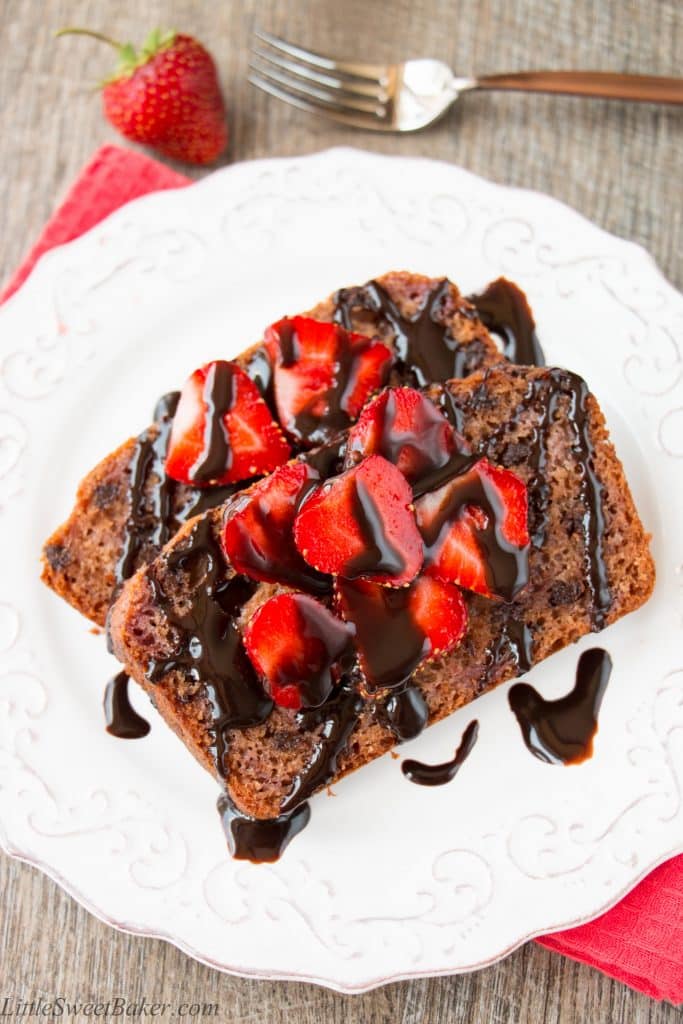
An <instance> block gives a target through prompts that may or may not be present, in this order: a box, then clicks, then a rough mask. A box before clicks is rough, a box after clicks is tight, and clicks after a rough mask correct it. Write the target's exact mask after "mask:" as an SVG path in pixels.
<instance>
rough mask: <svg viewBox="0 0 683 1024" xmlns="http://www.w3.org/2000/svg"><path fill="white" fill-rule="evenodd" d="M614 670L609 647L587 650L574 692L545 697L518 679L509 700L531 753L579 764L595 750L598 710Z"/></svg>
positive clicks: (582, 659)
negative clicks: (554, 697)
mask: <svg viewBox="0 0 683 1024" xmlns="http://www.w3.org/2000/svg"><path fill="white" fill-rule="evenodd" d="M611 672H612V659H611V658H610V656H609V654H608V653H607V651H603V650H602V648H600V647H594V648H592V649H591V650H589V651H584V652H583V654H582V655H581V657H580V658H579V663H578V666H577V669H576V683H575V685H574V689H573V690H572V691H571V693H568V694H567V695H566V696H565V697H560V698H559V700H545V699H544V698H543V697H542V696H541V695H540V693H538V692H537V691H536V690H535V689H534V688H533V686H529V684H528V683H515V685H514V686H513V687H512V689H511V690H510V692H509V694H508V701H509V704H510V707H511V708H512V711H513V712H514V714H515V716H516V718H517V721H518V722H519V727H520V729H521V730H522V736H523V737H524V742H525V743H526V745H527V747H528V748H529V750H530V751H531V753H532V754H533V755H534V756H535V757H538V758H539V759H540V760H541V761H546V762H547V763H548V764H580V763H581V762H582V761H585V760H587V759H588V758H589V757H591V755H592V753H593V737H594V736H595V733H596V732H597V729H598V712H599V711H600V705H601V703H602V698H603V696H604V694H605V690H606V688H607V683H608V682H609V677H610V674H611Z"/></svg>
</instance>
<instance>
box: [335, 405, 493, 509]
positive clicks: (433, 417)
mask: <svg viewBox="0 0 683 1024" xmlns="http://www.w3.org/2000/svg"><path fill="white" fill-rule="evenodd" d="M446 394H447V392H446V391H445V389H444V388H442V389H441V393H440V394H439V396H438V398H437V400H436V401H434V400H433V399H432V398H431V397H429V400H428V401H426V402H425V403H424V405H423V406H422V408H421V409H420V417H421V419H422V422H421V424H420V428H419V437H418V436H417V435H416V434H414V433H413V434H410V433H407V432H405V431H398V430H396V429H395V423H396V416H397V413H398V408H397V403H396V392H395V390H390V391H389V392H388V393H387V398H386V404H385V405H384V413H383V418H382V423H381V427H380V430H379V434H378V436H377V437H376V440H375V448H374V451H375V454H377V455H381V456H382V457H383V458H385V459H387V460H388V461H389V462H391V463H393V464H394V465H398V464H399V460H400V459H401V457H402V456H403V458H406V457H407V459H408V461H409V465H410V472H409V473H407V474H406V477H407V479H408V482H409V483H410V484H411V485H412V488H413V496H414V497H416V498H417V497H419V496H420V495H421V494H425V493H426V492H427V491H433V490H436V489H437V488H438V487H440V486H441V484H442V483H444V482H445V481H446V480H450V478H451V477H453V476H457V475H458V474H460V473H464V472H465V470H467V469H468V468H469V467H470V466H471V465H472V464H473V463H474V462H475V461H476V459H477V458H478V456H474V455H472V453H471V449H470V448H469V446H468V445H467V443H466V442H465V440H464V438H463V437H462V436H461V434H460V432H459V431H457V430H456V431H455V434H454V433H453V431H450V430H449V431H448V434H447V435H445V434H444V428H445V427H446V423H444V420H446V421H447V422H449V419H448V416H447V415H446V410H447V405H448V399H446V398H445V397H442V396H445V395H446ZM449 398H450V394H449ZM451 405H452V406H453V407H454V404H453V403H452V399H451ZM439 406H441V408H439ZM451 425H452V424H451ZM362 457H363V452H362V445H361V446H360V447H359V448H356V447H355V446H354V443H353V441H352V443H351V445H347V449H346V465H347V466H350V465H354V464H356V463H357V462H358V461H360V459H362Z"/></svg>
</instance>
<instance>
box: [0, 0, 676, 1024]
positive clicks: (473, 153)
mask: <svg viewBox="0 0 683 1024" xmlns="http://www.w3.org/2000/svg"><path fill="white" fill-rule="evenodd" d="M254 17H256V19H257V21H258V23H259V24H261V25H263V26H264V27H266V28H270V29H272V30H274V31H278V32H281V33H282V34H284V35H287V36H288V37H290V38H292V39H296V40H299V41H301V42H303V43H304V44H305V45H309V46H312V47H318V48H319V49H322V50H328V51H331V52H338V53H345V52H346V53H350V54H354V55H358V56H361V55H364V56H367V57H368V58H369V59H378V58H379V59H392V58H398V57H400V56H421V55H424V56H434V57H439V58H441V59H444V60H446V61H449V62H450V63H451V65H452V66H453V67H454V68H456V69H457V71H458V72H459V73H463V74H465V73H472V72H493V71H504V70H514V69H523V68H529V67H542V66H547V67H554V68H561V67H581V66H583V67H600V68H604V69H614V70H622V71H634V72H657V73H660V74H664V75H673V74H681V73H683V13H682V9H681V4H680V0H650V2H644V0H597V2H596V0H574V2H570V3H567V2H566V0H392V2H391V3H384V2H379V0H342V2H340V0H318V2H315V0H262V2H260V3H257V2H255V0H252V2H247V0H244V2H243V0H221V2H220V3H218V2H212V0H203V2H200V0H196V2H192V0H166V2H164V0H137V2H134V0H117V2H116V3H107V4H105V3H103V2H99V3H97V2H95V0H92V2H89V0H71V2H66V0H64V2H59V0H0V280H2V279H4V278H6V277H7V276H8V274H9V273H10V271H11V270H12V269H13V268H14V267H15V265H16V264H17V263H18V262H19V260H20V258H21V257H22V255H23V253H24V252H25V250H26V249H27V248H28V246H29V244H30V243H31V241H32V240H33V238H34V237H35V235H36V234H37V232H38V231H39V229H40V228H41V226H42V224H43V223H44V221H45V220H46V218H47V217H48V216H49V214H50V211H51V209H52V208H53V206H54V203H55V201H56V200H57V199H58V198H59V196H60V194H62V193H63V191H64V190H65V188H66V187H67V186H68V185H69V183H70V182H71V181H72V180H73V178H74V176H75V175H76V173H77V171H78V169H79V167H80V166H82V165H83V163H84V162H85V161H86V160H87V159H88V157H89V156H90V154H91V153H92V151H93V150H94V149H95V148H96V146H98V145H99V144H101V143H102V142H104V141H107V140H114V139H116V136H115V134H114V132H113V131H112V130H111V129H110V128H109V127H108V125H107V124H106V123H105V122H104V121H103V119H102V117H101V113H100V107H99V102H98V99H97V97H96V95H94V93H93V92H92V89H91V86H92V84H93V83H94V82H96V81H97V80H99V79H101V78H102V77H103V76H104V75H105V74H106V73H107V72H108V71H109V69H110V67H111V55H110V53H109V52H107V50H106V48H105V47H101V46H100V45H99V44H97V43H95V42H90V41H88V40H84V39H76V38H73V39H64V40H60V41H54V40H53V38H52V33H53V31H54V30H55V29H56V28H58V27H60V26H63V25H66V24H75V25H82V26H89V27H93V28H98V29H100V30H102V31H107V32H108V33H109V34H110V35H112V36H114V37H117V38H119V39H123V40H127V39H131V40H134V41H140V40H141V38H142V37H143V36H144V35H145V34H146V31H147V30H148V29H149V28H151V27H153V26H155V25H157V24H160V25H165V26H167V27H172V28H178V29H182V30H185V31H188V32H191V33H193V34H196V35H197V36H198V37H199V38H200V39H202V40H203V41H204V42H205V43H206V44H207V45H208V46H209V47H210V48H211V50H212V52H213V54H214V56H215V58H216V60H217V63H218V66H219V69H220V73H221V78H222V81H223V85H224V89H225V93H226V96H227V99H228V103H229V106H230V112H231V126H232V142H231V152H230V158H231V159H233V160H245V159H249V158H252V157H260V156H271V155H279V154H283V155H284V154H295V153H305V152H311V151H314V150H318V149H322V148H325V147H327V146H330V145H337V144H342V143H349V144H352V145H356V146H360V147H365V148H367V149H372V150H377V151H381V152H387V153H406V154H424V155H428V156H434V157H439V158H441V159H445V160H450V161H453V162H454V163H458V164H461V165H463V166H465V167H467V168H469V169H471V170H473V171H476V172H478V173H479V174H482V175H484V176H486V177H489V178H492V179H493V180H495V181H500V182H504V183H508V184H513V185H520V186H526V187H529V188H534V189H539V190H542V191H546V192H549V193H550V194H551V195H554V196H556V197H557V198H559V199H562V200H564V201H565V202H567V203H569V204H570V205H572V206H574V207H575V208H576V209H578V210H580V211H581V212H582V213H584V214H585V215H586V216H587V217H590V218H591V219H592V220H594V221H596V222H597V223H599V224H600V225H602V226H603V227H605V228H607V229H608V230H610V231H613V232H615V233H616V234H618V235H621V236H623V237H626V238H630V239H632V240H634V241H636V242H639V243H641V244H642V245H644V246H645V247H646V248H647V249H649V251H650V252H651V253H652V254H653V256H654V257H655V259H656V260H657V262H658V263H659V265H660V267H661V268H662V269H663V271H664V273H665V274H666V275H667V276H668V277H669V279H670V280H672V281H673V282H674V283H675V284H677V285H678V286H679V287H680V286H683V260H682V259H681V255H682V251H683V230H682V216H683V213H682V210H683V204H682V203H681V198H682V195H681V193H682V189H681V169H682V168H683V110H680V109H678V110H675V109H673V108H659V109H658V108H655V107H652V106H649V105H640V106H639V105H636V104H633V105H626V104H619V103H607V102H601V101H593V100H574V99H569V98H562V97H557V98H552V97H542V96H537V97H533V96H526V97H525V96H522V95H507V96H505V95H500V94H479V95H476V96H472V97H469V98H467V99H466V100H465V101H464V102H463V103H462V104H461V106H459V107H458V108H457V109H455V110H453V111H451V113H450V114H449V116H448V117H447V118H446V119H445V120H444V121H443V122H442V123H441V124H439V125H438V126H435V127H433V128H431V129H429V130H428V131H426V132H423V133H421V134H419V135H412V136H406V137H400V138H399V137H396V138H394V137H383V136H379V135H368V134H362V133H354V132H352V131H350V130H346V129H344V128H341V127H337V126H334V125H332V124H331V123H327V122H325V121H322V120H318V119H315V118H313V117H310V116H308V115H306V114H304V113H302V112H299V111H297V110H294V109H292V108H289V107H286V106H284V105H283V104H281V103H279V102H278V101H276V100H272V99H270V98H268V97H266V96H264V95H262V94H260V93H258V92H256V91H255V90H254V89H252V88H251V87H250V86H249V85H248V84H247V81H246V69H247V61H248V36H249V27H250V23H251V21H252V20H253V19H254ZM193 173H195V174H196V173H197V172H193ZM199 173H201V172H199ZM0 894H1V895H0V907H1V910H0V1009H1V1008H2V1001H3V999H4V998H5V997H9V998H10V1000H12V1001H13V1000H14V999H17V998H19V999H28V1000H31V999H37V998H38V997H39V996H42V997H43V998H51V997H53V996H56V995H64V996H66V997H68V998H71V999H84V1000H87V999H97V1000H103V999H107V998H111V997H113V996H115V995H122V996H124V997H126V998H127V999H129V1000H135V999H139V998H141V997H142V996H145V997H146V998H147V999H149V1000H155V999H156V1000H160V1001H164V1002H169V1003H171V1004H172V1005H176V1004H180V1003H181V1002H190V1003H191V1002H198V1003H215V1004H218V1007H219V1011H218V1019H220V1020H226V1021H227V1020H229V1021H230V1022H231V1024H238V1022H246V1021H259V1022H262V1021H263V1022H265V1021H267V1022H268V1024H278V1022H284V1021H287V1022H293V1021H297V1022H302V1024H306V1022H311V1024H312V1022H314V1021H315V1022H318V1021H325V1022H327V1021H330V1022H331V1021H342V1020H344V1021H345V1022H349V1024H351V1022H359V1024H360V1022H363V1024H371V1022H379V1021H391V1022H399V1021H400V1022H402V1024H413V1022H418V1021H429V1022H434V1024H437V1022H438V1024H447V1022H453V1021H471V1022H477V1024H481V1022H486V1024H488V1022H496V1024H498V1022H500V1024H503V1022H522V1021H533V1022H543V1024H550V1022H556V1021H558V1022H560V1021H561V1022H562V1024H569V1022H587V1021H590V1022H616V1021H628V1022H631V1024H644V1022H645V1021H650V1022H652V1024H669V1022H673V1021H675V1020H680V1019H681V1018H680V1011H678V1010H675V1009H674V1008H673V1007H671V1006H668V1005H666V1004H658V1003H656V1002H654V1001H652V1000H650V999H648V998H646V997H645V996H641V995H639V994H636V993H635V992H633V991H632V990H630V989H628V988H626V987H625V986H623V985H621V984H618V983H616V982H613V981H611V980H609V979H608V978H607V977H605V976H604V975H603V974H601V973H599V972H597V971H594V970H591V969H589V968H588V967H584V966H582V965H579V964H576V963H573V962H571V961H569V960H566V959H564V958H562V957H559V956H557V955H554V954H551V953H548V952H546V951H544V950H542V949H541V948H540V947H539V946H537V945H536V944H534V943H530V944H529V945H527V946H525V947H524V948H522V949H520V950H518V951H517V952H516V953H513V954H512V955H511V956H510V957H508V959H507V960H505V961H503V962H502V963H500V964H498V965H497V966H495V967H492V968H489V969H488V970H484V971H480V972H478V973H476V974H471V975H466V976H463V977H453V978H441V979H434V980H424V981H415V982H405V983H401V984H394V985H388V986H386V987H385V988H382V989H379V990H377V991H375V992H372V993H369V994H367V995H364V996H355V997H343V996H339V995H336V994H334V993H331V992H328V991H325V990H324V989H319V988H316V987H313V986H307V985H302V984H285V983H272V984H271V983H267V982H258V981H248V980H242V979H239V978H230V977H227V976H224V975H221V974H219V973H218V972H216V971H212V970H210V969H209V968H207V967H204V966H202V965H200V964H198V963H195V962H194V961H192V960H190V959H189V958H187V957H186V956H184V955H183V954H182V953H180V952H178V951H177V950H176V949H174V948H173V947H171V946H169V945H167V944H166V943H164V942H160V941H153V940H148V939H142V938H135V937H132V936H127V935H123V934H120V933H117V932H115V931H113V930H111V929H110V928H108V927H106V926H105V925H103V924H100V923H99V922H98V921H96V920H95V919H94V918H92V917H91V916H90V915H89V914H88V913H87V912H86V911H85V910H83V909H82V908H81V907H79V906H78V905H77V904H76V903H75V902H74V901H73V900H71V899H70V898H69V897H68V896H66V895H64V893H63V892H62V891H61V890H60V889H59V888H58V887H57V886H56V885H54V884H53V883H52V882H51V881H49V880H48V879H46V878H45V877H43V876H42V875H41V874H39V873H38V872H37V871H35V870H34V869H32V868H30V867H28V866H26V865H22V864H19V863H17V862H15V861H11V860H10V859H9V858H7V857H5V856H4V855H0ZM169 1012H170V1011H169ZM214 1019H215V1018H214Z"/></svg>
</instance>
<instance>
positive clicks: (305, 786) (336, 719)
mask: <svg viewBox="0 0 683 1024" xmlns="http://www.w3.org/2000/svg"><path fill="white" fill-rule="evenodd" d="M363 704H364V701H363V698H362V697H361V696H360V694H358V693H357V692H356V690H355V689H354V688H353V686H352V685H350V683H346V684H344V685H342V686H341V687H340V689H339V691H338V693H336V694H335V695H333V696H332V697H331V698H330V699H329V700H328V701H326V703H325V704H323V705H322V707H319V708H312V709H310V710H306V711H300V712H299V713H298V715H297V720H298V722H299V724H300V725H302V726H303V727H304V728H305V729H307V730H309V729H314V728H316V727H319V726H321V728H320V731H319V734H318V738H317V739H316V741H315V745H314V747H313V751H312V753H311V756H310V757H309V759H308V762H307V764H306V766H305V767H304V769H303V771H301V772H300V773H299V775H297V777H296V778H295V779H294V782H293V783H292V787H291V789H290V791H289V793H288V794H287V796H286V797H285V799H284V801H283V802H282V804H281V808H280V809H281V811H282V813H283V814H288V813H289V812H290V811H292V810H294V808H295V807H298V806H299V804H301V803H302V802H303V801H304V800H307V799H308V797H309V796H311V795H312V794H313V793H315V791H316V790H317V789H320V788H321V787H322V786H325V785H327V783H328V782H330V781H331V779H333V778H334V776H335V775H336V773H337V762H338V760H339V756H340V755H341V754H342V753H343V752H344V751H345V750H346V747H347V744H348V742H349V739H350V737H351V733H352V732H353V730H354V729H355V727H356V725H357V723H358V719H359V716H360V713H361V710H362V708H363Z"/></svg>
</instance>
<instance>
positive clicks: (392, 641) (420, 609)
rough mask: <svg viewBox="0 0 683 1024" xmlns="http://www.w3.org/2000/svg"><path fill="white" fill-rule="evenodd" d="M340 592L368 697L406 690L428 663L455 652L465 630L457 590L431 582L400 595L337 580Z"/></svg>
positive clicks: (421, 579)
mask: <svg viewBox="0 0 683 1024" xmlns="http://www.w3.org/2000/svg"><path fill="white" fill-rule="evenodd" d="M336 591H337V599H338V604H339V608H340V610H341V613H342V615H343V617H344V618H345V619H346V620H347V621H348V622H351V623H353V625H354V627H355V630H356V647H357V649H358V656H359V661H360V666H361V669H362V671H363V674H364V676H365V680H366V684H367V689H368V690H369V692H375V691H377V690H383V689H390V688H395V687H400V686H402V685H403V684H404V683H405V682H406V681H407V680H408V679H409V678H410V677H411V675H412V674H413V672H414V671H415V670H416V669H417V668H418V667H419V665H420V664H422V662H423V661H425V659H427V658H433V657H437V656H438V655H440V654H445V653H446V652H448V651H451V650H453V648H454V647H456V646H457V644H459V643H460V641H461V640H462V637H463V636H464V633H465V629H466V627H467V609H466V607H465V602H464V600H463V597H462V594H461V593H460V590H459V589H458V587H455V586H453V584H451V583H443V582H441V581H440V580H436V579H432V578H430V577H429V576H419V577H418V578H417V579H416V580H415V582H414V583H412V584H411V585H410V586H409V587H403V588H401V589H400V590H393V589H390V588H388V587H381V586H378V585H377V584H375V583H367V582H365V581H364V580H356V581H354V582H351V581H349V580H343V579H339V580H337V582H336Z"/></svg>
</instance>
